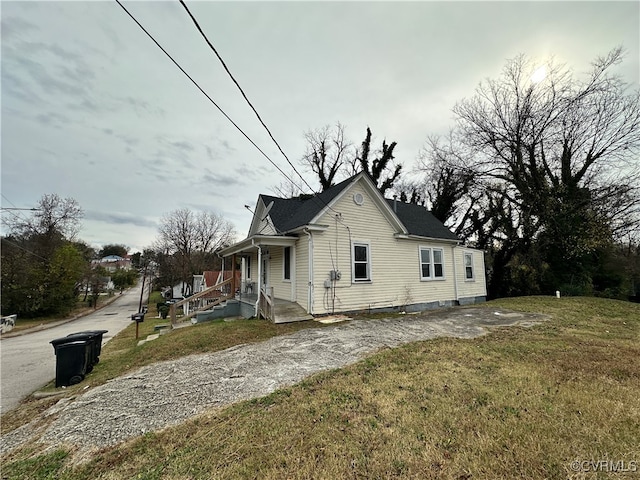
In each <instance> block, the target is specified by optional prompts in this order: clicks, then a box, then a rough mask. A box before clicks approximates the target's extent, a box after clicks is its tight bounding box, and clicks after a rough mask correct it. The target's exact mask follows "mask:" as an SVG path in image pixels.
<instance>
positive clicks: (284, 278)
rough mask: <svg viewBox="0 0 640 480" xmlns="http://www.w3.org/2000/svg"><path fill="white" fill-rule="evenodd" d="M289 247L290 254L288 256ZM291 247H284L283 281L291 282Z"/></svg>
mask: <svg viewBox="0 0 640 480" xmlns="http://www.w3.org/2000/svg"><path fill="white" fill-rule="evenodd" d="M287 249H289V255H288V256H287ZM291 250H292V248H291V247H282V281H283V282H290V281H291ZM287 258H288V259H289V278H287V269H286V264H287Z"/></svg>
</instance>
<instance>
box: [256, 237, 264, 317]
mask: <svg viewBox="0 0 640 480" xmlns="http://www.w3.org/2000/svg"><path fill="white" fill-rule="evenodd" d="M260 295H262V248H261V247H260V246H258V300H257V301H256V315H255V316H256V318H260V316H259V315H260V312H259V311H258V310H259V308H258V306H259V305H260Z"/></svg>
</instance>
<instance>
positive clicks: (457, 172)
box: [417, 131, 482, 235]
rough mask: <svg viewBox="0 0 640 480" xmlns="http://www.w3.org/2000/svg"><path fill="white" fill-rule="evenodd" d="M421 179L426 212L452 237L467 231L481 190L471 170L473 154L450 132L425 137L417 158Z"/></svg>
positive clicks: (475, 173) (473, 170) (476, 176)
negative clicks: (427, 210) (444, 136)
mask: <svg viewBox="0 0 640 480" xmlns="http://www.w3.org/2000/svg"><path fill="white" fill-rule="evenodd" d="M417 170H418V171H419V172H421V173H422V174H423V175H424V181H423V191H424V194H425V196H426V200H427V205H428V208H429V209H430V210H431V213H433V215H434V216H435V217H436V218H437V219H438V220H440V221H441V222H442V223H444V224H445V225H447V226H448V227H450V228H451V229H453V230H454V231H455V233H456V234H459V235H461V234H463V233H464V232H466V231H468V230H469V218H470V216H471V214H472V212H473V211H474V209H475V208H476V207H477V206H478V201H479V199H480V198H481V197H482V189H481V188H480V185H478V175H477V172H476V170H475V169H474V168H473V154H472V153H471V152H470V150H469V149H468V148H466V147H465V146H464V145H463V144H462V143H461V141H460V138H459V136H458V135H457V134H456V133H455V132H454V131H451V132H450V133H449V136H448V137H446V138H441V137H438V136H433V137H429V138H428V139H427V142H426V143H425V145H424V147H423V148H422V150H421V152H420V154H419V157H418V169H417Z"/></svg>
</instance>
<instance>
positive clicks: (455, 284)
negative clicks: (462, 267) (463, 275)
mask: <svg viewBox="0 0 640 480" xmlns="http://www.w3.org/2000/svg"><path fill="white" fill-rule="evenodd" d="M451 255H453V294H454V299H455V301H456V302H458V303H460V302H459V300H458V273H457V272H456V263H457V260H456V245H451Z"/></svg>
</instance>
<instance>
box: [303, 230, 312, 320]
mask: <svg viewBox="0 0 640 480" xmlns="http://www.w3.org/2000/svg"><path fill="white" fill-rule="evenodd" d="M302 231H303V232H304V233H306V234H307V236H308V237H309V284H308V288H307V313H308V314H309V315H313V236H312V235H311V232H310V231H309V229H308V228H305V229H303V230H302Z"/></svg>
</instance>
